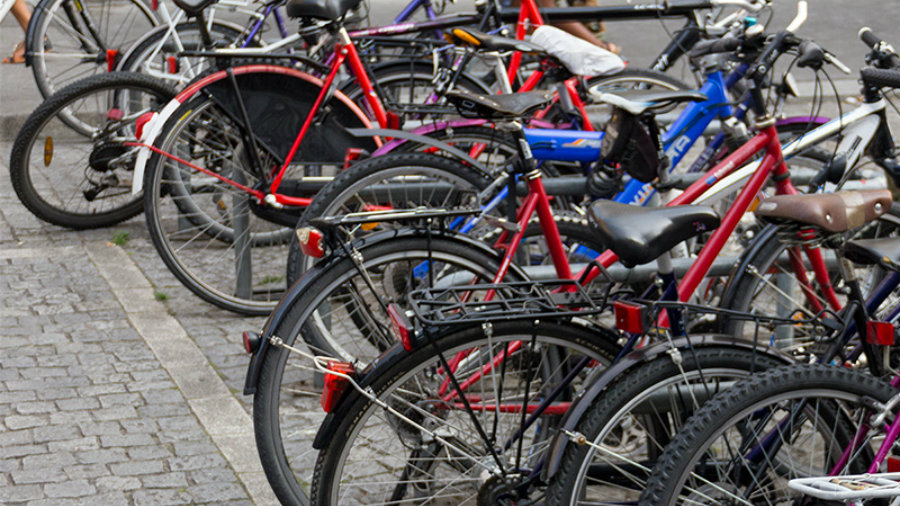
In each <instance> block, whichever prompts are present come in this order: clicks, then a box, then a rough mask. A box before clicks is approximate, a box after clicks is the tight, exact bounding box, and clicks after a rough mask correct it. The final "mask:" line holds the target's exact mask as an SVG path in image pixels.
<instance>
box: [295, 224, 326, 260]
mask: <svg viewBox="0 0 900 506" xmlns="http://www.w3.org/2000/svg"><path fill="white" fill-rule="evenodd" d="M322 237H323V234H322V231H321V230H319V229H317V228H313V227H302V228H298V229H297V240H298V241H300V249H301V250H303V254H304V255H306V256H308V257H313V258H322V257H323V256H325V248H324V246H323V245H322Z"/></svg>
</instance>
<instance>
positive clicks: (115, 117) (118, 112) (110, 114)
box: [106, 107, 125, 121]
mask: <svg viewBox="0 0 900 506" xmlns="http://www.w3.org/2000/svg"><path fill="white" fill-rule="evenodd" d="M124 117H125V113H124V112H122V109H117V108H115V107H113V108H112V109H110V110H108V111H106V119H108V120H110V121H122V118H124Z"/></svg>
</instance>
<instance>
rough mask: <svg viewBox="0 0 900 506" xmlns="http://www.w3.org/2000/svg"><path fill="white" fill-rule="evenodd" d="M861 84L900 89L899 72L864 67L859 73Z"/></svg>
mask: <svg viewBox="0 0 900 506" xmlns="http://www.w3.org/2000/svg"><path fill="white" fill-rule="evenodd" d="M859 73H860V75H861V76H862V80H863V84H865V85H867V86H877V87H879V88H900V70H888V69H876V68H872V67H866V68H864V69H862V70H861V71H860V72H859Z"/></svg>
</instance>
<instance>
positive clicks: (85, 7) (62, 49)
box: [25, 0, 159, 98]
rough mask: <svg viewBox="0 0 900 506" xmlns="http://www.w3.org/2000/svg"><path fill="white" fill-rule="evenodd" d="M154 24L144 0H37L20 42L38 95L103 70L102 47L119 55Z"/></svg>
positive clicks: (104, 65) (150, 9)
mask: <svg viewBox="0 0 900 506" xmlns="http://www.w3.org/2000/svg"><path fill="white" fill-rule="evenodd" d="M158 24H159V20H158V18H157V17H156V13H155V12H154V11H153V9H152V8H151V6H150V5H149V2H145V1H144V0H121V1H107V0H41V2H40V3H38V5H37V7H36V8H35V10H34V13H33V16H32V19H31V23H30V25H29V31H28V35H29V37H28V40H26V41H25V44H26V53H27V54H28V56H29V58H30V59H31V61H30V63H31V69H32V71H33V73H34V79H35V81H37V85H38V89H39V90H40V91H41V95H43V96H44V97H45V98H48V97H49V96H50V95H52V94H53V93H54V92H55V91H56V90H59V89H62V88H63V87H64V86H65V85H67V84H69V83H71V82H73V81H76V80H78V79H82V78H84V77H87V76H90V75H93V74H97V73H100V72H106V71H107V51H117V52H119V53H124V52H125V50H126V49H128V47H129V46H131V44H132V43H133V42H134V41H135V40H137V39H138V38H139V37H140V36H142V35H143V34H145V33H146V32H148V31H150V30H151V29H152V28H153V27H155V26H157V25H158Z"/></svg>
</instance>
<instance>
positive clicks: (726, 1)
mask: <svg viewBox="0 0 900 506" xmlns="http://www.w3.org/2000/svg"><path fill="white" fill-rule="evenodd" d="M711 3H712V5H714V6H716V7H724V6H726V5H730V6H737V7H740V8H742V9H746V10H748V11H751V12H759V11H761V10H763V9H764V8H766V7H767V6H768V5H769V2H768V1H766V0H756V1H747V0H712V2H711Z"/></svg>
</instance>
